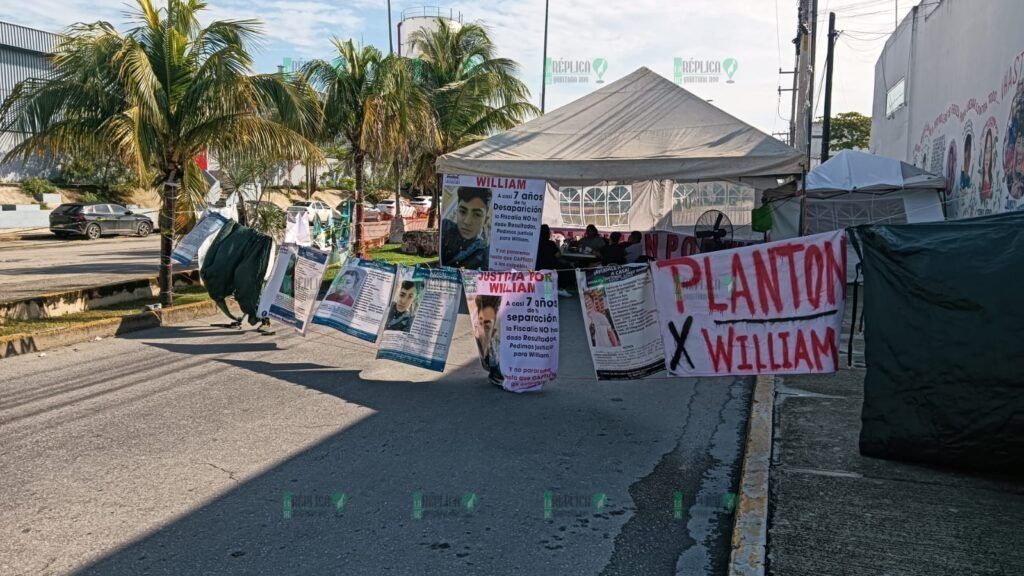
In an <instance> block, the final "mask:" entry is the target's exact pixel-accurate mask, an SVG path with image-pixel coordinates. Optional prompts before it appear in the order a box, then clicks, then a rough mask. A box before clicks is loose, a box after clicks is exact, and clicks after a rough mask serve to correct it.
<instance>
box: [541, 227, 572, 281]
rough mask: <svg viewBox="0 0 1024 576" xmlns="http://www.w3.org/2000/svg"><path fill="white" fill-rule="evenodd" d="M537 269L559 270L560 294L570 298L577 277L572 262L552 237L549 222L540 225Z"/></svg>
mask: <svg viewBox="0 0 1024 576" xmlns="http://www.w3.org/2000/svg"><path fill="white" fill-rule="evenodd" d="M535 268H536V269H537V270H559V269H561V270H562V271H561V272H559V273H558V294H559V295H560V296H562V297H565V298H568V297H570V296H572V292H571V290H575V289H576V278H575V276H574V275H573V273H572V272H571V271H568V270H566V269H567V268H572V264H571V263H570V262H567V261H565V260H563V259H562V253H561V252H559V250H558V246H557V245H556V244H555V242H554V240H552V239H551V228H549V227H548V225H547V224H541V226H540V245H538V246H537V265H536V266H535Z"/></svg>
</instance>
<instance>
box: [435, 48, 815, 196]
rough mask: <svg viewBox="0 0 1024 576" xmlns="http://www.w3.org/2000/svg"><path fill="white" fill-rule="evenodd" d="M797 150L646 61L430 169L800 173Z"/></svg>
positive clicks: (678, 176) (572, 177) (561, 174)
mask: <svg viewBox="0 0 1024 576" xmlns="http://www.w3.org/2000/svg"><path fill="white" fill-rule="evenodd" d="M802 162H803V155H802V154H800V153H799V152H797V151H796V150H794V149H793V148H790V147H789V146H786V145H785V144H783V143H782V142H780V141H778V140H776V139H775V138H772V137H771V136H769V135H767V134H765V133H763V132H761V131H759V130H757V129H756V128H754V127H753V126H750V125H749V124H746V123H744V122H742V121H741V120H738V119H737V118H735V117H733V116H731V115H729V114H727V113H726V112H724V111H723V110H721V109H719V108H717V107H715V106H713V105H711V104H709V103H708V102H706V101H705V100H704V99H702V98H700V97H698V96H696V95H694V94H692V93H691V92H689V91H687V90H685V89H683V88H681V87H679V86H677V85H675V84H673V83H672V82H670V81H669V80H667V79H665V78H662V77H661V76H659V75H658V74H656V73H654V72H652V71H651V70H649V69H647V68H640V69H638V70H636V71H635V72H633V73H631V74H629V75H627V76H625V77H623V78H621V79H619V80H616V81H615V82H612V83H611V84H609V85H607V86H605V87H603V88H601V89H599V90H595V91H594V92H591V93H590V94H587V95H586V96H584V97H582V98H580V99H578V100H576V101H574V102H571V103H569V104H567V105H565V106H563V107H561V108H559V109H557V110H554V111H552V112H550V113H548V114H545V115H543V116H540V117H538V118H535V119H533V120H530V121H529V122H526V123H525V124H521V125H519V126H516V127H515V128H513V129H511V130H508V131H507V132H502V133H500V134H496V135H494V136H491V137H490V138H488V139H486V140H483V141H481V142H477V143H476V144H472V145H470V146H467V147H465V148H462V149H460V150H457V151H455V152H452V153H449V154H445V155H444V156H441V157H440V158H439V159H438V161H437V170H438V172H443V173H449V174H481V175H488V176H510V177H520V178H541V179H545V180H549V181H551V182H553V183H556V184H569V183H583V182H595V181H604V180H610V181H625V182H628V181H643V180H660V179H672V180H691V181H693V180H716V179H724V178H729V179H739V178H743V177H750V178H753V177H775V176H788V175H793V174H800V173H801V171H802Z"/></svg>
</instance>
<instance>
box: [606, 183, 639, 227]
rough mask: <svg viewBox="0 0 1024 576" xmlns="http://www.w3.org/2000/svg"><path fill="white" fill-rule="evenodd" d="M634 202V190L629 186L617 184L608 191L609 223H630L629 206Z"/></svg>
mask: <svg viewBox="0 0 1024 576" xmlns="http://www.w3.org/2000/svg"><path fill="white" fill-rule="evenodd" d="M632 204H633V191H632V190H631V189H630V187H629V186H615V187H613V188H612V189H611V190H609V191H608V224H609V225H611V226H625V225H626V224H629V208H630V206H632Z"/></svg>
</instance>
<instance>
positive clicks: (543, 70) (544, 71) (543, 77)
mask: <svg viewBox="0 0 1024 576" xmlns="http://www.w3.org/2000/svg"><path fill="white" fill-rule="evenodd" d="M549 1H550V0H544V62H543V63H542V65H541V67H540V113H541V116H543V115H544V97H545V96H546V88H547V82H548V3H549Z"/></svg>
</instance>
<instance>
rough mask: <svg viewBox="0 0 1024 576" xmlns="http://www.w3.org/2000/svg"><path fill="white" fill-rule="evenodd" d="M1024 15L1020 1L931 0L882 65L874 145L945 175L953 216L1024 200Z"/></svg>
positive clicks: (1011, 206)
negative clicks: (1023, 23)
mask: <svg viewBox="0 0 1024 576" xmlns="http://www.w3.org/2000/svg"><path fill="white" fill-rule="evenodd" d="M1022 22H1024V2H1020V1H1019V0H986V1H985V2H978V1H975V0H942V1H941V2H937V3H936V2H932V3H924V4H921V5H920V6H918V7H916V8H914V10H912V11H911V12H910V14H909V15H908V16H907V18H906V19H904V20H903V22H901V23H900V26H899V28H898V29H897V30H896V32H894V33H893V35H892V37H890V38H889V40H888V42H887V43H886V47H885V50H884V51H883V52H882V54H881V56H880V57H879V59H878V62H877V64H876V65H875V90H874V105H873V111H872V126H871V150H872V151H873V152H875V153H877V154H881V155H884V156H890V157H893V158H898V159H900V160H903V161H905V162H909V163H912V164H914V165H915V166H918V167H920V168H923V169H925V170H928V171H929V172H932V173H935V174H939V175H942V176H944V177H945V178H946V181H947V188H946V194H945V196H946V197H945V202H946V215H947V217H948V218H950V219H952V218H966V217H970V216H979V215H984V214H992V213H998V212H1004V211H1009V210H1017V209H1020V208H1021V207H1022V206H1024V137H1022V136H1024V135H1022V130H1024V36H1022V35H1021V32H1020V29H1021V23H1022ZM958 39H963V41H957V40H958Z"/></svg>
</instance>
